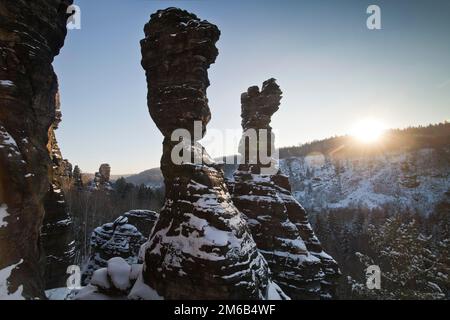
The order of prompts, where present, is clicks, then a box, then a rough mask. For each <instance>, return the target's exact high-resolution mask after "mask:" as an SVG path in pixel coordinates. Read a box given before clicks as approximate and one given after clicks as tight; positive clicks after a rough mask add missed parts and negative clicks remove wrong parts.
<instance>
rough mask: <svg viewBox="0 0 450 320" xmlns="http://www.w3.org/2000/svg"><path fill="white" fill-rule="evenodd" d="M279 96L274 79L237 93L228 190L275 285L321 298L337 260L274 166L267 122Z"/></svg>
mask: <svg viewBox="0 0 450 320" xmlns="http://www.w3.org/2000/svg"><path fill="white" fill-rule="evenodd" d="M281 98H282V92H281V90H280V88H279V86H278V85H277V84H276V81H275V79H269V80H267V81H265V82H264V83H263V85H262V87H261V91H260V89H259V88H258V87H257V86H254V87H250V88H249V89H248V90H247V92H245V93H243V94H242V97H241V102H242V128H243V131H244V135H243V138H242V140H241V146H240V148H241V150H240V152H241V156H242V159H243V163H242V164H241V165H240V166H239V167H238V170H237V171H236V172H235V174H234V181H231V182H230V185H231V188H230V189H232V195H233V202H234V204H235V205H236V207H237V208H238V209H239V210H240V211H241V212H242V213H243V214H245V216H246V217H247V222H248V224H249V226H250V228H251V230H252V234H253V238H254V239H255V241H256V244H257V246H258V249H259V250H260V252H261V253H263V255H264V257H265V258H266V260H267V261H268V263H269V267H270V269H271V271H272V273H273V277H274V280H275V281H276V282H277V283H278V284H279V285H280V287H281V288H282V289H283V290H284V291H285V292H286V293H287V294H288V295H289V296H290V297H291V298H293V299H319V298H326V297H329V296H330V295H329V293H330V285H331V284H330V283H329V280H330V276H331V275H335V274H336V273H337V272H338V269H337V264H336V262H335V261H334V260H333V259H332V258H331V257H330V256H329V255H327V254H326V253H325V252H324V251H323V250H322V247H321V245H320V242H319V241H318V239H317V237H316V236H315V234H314V232H313V230H312V229H311V226H310V224H309V222H308V218H307V215H306V212H305V210H304V209H303V208H302V206H301V205H300V204H299V203H298V202H297V201H296V200H295V199H294V197H293V196H292V195H291V188H290V185H289V181H288V178H287V177H286V176H284V175H282V174H281V172H280V171H279V170H278V169H277V168H276V166H275V164H276V159H275V158H274V150H275V149H274V148H275V146H274V135H273V133H272V128H271V126H270V122H271V117H272V115H273V114H274V113H275V112H276V111H277V110H278V109H279V105H280V101H281ZM269 168H271V169H272V170H271V171H273V172H270V171H268V169H269Z"/></svg>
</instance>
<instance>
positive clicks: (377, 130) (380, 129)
mask: <svg viewBox="0 0 450 320" xmlns="http://www.w3.org/2000/svg"><path fill="white" fill-rule="evenodd" d="M385 131H386V126H385V124H384V123H383V122H382V121H380V120H377V119H364V120H361V121H359V122H357V123H356V124H355V126H354V127H353V129H352V132H351V135H352V136H353V137H355V138H356V139H357V140H359V141H361V142H363V143H373V142H376V141H378V140H380V138H381V136H382V135H383V133H384V132H385Z"/></svg>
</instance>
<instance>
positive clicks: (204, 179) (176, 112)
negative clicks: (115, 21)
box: [141, 8, 269, 299]
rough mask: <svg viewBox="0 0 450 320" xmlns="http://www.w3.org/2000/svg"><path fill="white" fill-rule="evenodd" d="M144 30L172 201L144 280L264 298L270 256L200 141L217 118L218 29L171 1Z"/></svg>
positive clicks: (210, 294) (196, 291) (180, 289)
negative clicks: (176, 155) (177, 154)
mask: <svg viewBox="0 0 450 320" xmlns="http://www.w3.org/2000/svg"><path fill="white" fill-rule="evenodd" d="M144 31H145V39H143V40H142V41H141V46H142V66H143V68H144V69H145V71H146V76H147V83H148V107H149V111H150V115H151V117H152V119H153V120H154V121H155V123H156V125H157V126H158V128H159V129H160V131H161V132H162V134H163V135H164V142H163V156H162V159H161V169H162V173H163V175H164V180H165V185H166V195H165V204H164V207H163V208H162V210H161V214H160V217H159V219H158V221H157V223H156V226H155V228H154V230H153V233H152V235H151V236H150V239H149V242H148V243H147V247H146V252H145V265H144V271H143V276H144V280H145V282H146V283H147V284H148V285H149V286H151V287H152V288H154V289H155V290H157V292H158V294H159V295H161V296H163V297H164V298H166V299H260V298H264V297H265V296H266V292H267V288H268V285H269V275H268V268H267V262H266V261H265V260H264V258H263V257H262V255H261V254H260V253H259V252H258V250H257V248H256V245H255V242H254V241H253V239H252V236H251V234H250V230H249V229H248V227H247V224H246V222H245V221H244V220H243V218H242V217H241V215H240V213H239V211H238V210H237V209H236V207H235V206H234V205H233V203H232V201H231V197H230V194H229V193H228V189H227V187H226V185H225V183H224V177H223V171H222V170H221V169H220V168H219V167H218V166H217V165H215V164H214V163H213V161H212V159H210V158H209V156H208V154H207V153H206V152H205V150H204V149H203V147H202V146H201V145H200V144H199V143H198V142H197V140H200V139H201V138H202V137H203V135H204V134H205V131H206V125H207V124H208V122H209V121H210V118H211V114H210V110H209V106H208V99H207V98H206V89H207V87H208V86H209V80H208V73H207V70H208V68H209V66H210V65H211V64H212V63H214V62H215V59H216V57H217V55H218V50H217V48H216V46H215V43H216V42H217V41H218V40H219V36H220V32H219V29H218V28H217V27H216V26H215V25H213V24H211V23H209V22H207V21H204V20H203V21H202V20H200V19H199V18H197V16H195V15H194V14H191V13H188V12H187V11H184V10H181V9H176V8H168V9H165V10H159V11H157V12H156V13H154V14H152V16H151V19H150V22H149V23H148V24H147V25H146V26H145V29H144ZM194 122H197V124H199V128H198V130H195V126H194ZM176 129H184V131H185V132H187V133H189V134H190V138H186V139H184V140H183V142H182V144H183V148H182V149H183V150H182V152H183V155H188V159H187V160H186V161H184V162H183V163H181V164H175V163H174V161H172V157H171V155H172V151H173V150H175V149H174V147H176V146H177V145H179V142H178V141H171V135H172V133H173V132H174V131H175V130H176ZM195 131H196V132H195ZM195 133H197V134H195ZM189 155H191V156H192V157H190V156H189ZM193 158H195V159H197V161H194V160H193ZM198 160H200V161H198Z"/></svg>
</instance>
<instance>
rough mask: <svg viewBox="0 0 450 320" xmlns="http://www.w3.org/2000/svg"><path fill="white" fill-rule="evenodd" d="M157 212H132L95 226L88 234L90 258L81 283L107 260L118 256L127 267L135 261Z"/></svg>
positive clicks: (86, 280) (156, 216)
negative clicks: (124, 261)
mask: <svg viewBox="0 0 450 320" xmlns="http://www.w3.org/2000/svg"><path fill="white" fill-rule="evenodd" d="M157 218H158V213H156V212H153V211H149V210H132V211H129V212H126V213H124V214H123V215H121V216H120V217H118V218H117V219H116V220H115V221H114V222H111V223H106V224H104V225H103V226H100V227H97V228H96V229H95V230H94V231H93V232H92V235H91V241H90V245H91V255H90V259H89V262H88V264H87V266H86V269H85V270H83V282H85V283H86V282H88V281H89V280H90V278H91V275H92V273H93V272H94V271H95V270H98V269H100V268H104V267H106V265H107V262H108V260H109V259H111V258H114V257H121V258H123V259H124V260H126V261H127V262H128V264H130V265H131V264H135V263H138V261H139V250H140V248H141V245H143V244H144V243H145V242H146V241H147V239H148V235H149V234H150V231H151V230H152V228H153V226H154V224H155V221H156V219H157Z"/></svg>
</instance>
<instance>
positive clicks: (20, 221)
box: [0, 0, 72, 299]
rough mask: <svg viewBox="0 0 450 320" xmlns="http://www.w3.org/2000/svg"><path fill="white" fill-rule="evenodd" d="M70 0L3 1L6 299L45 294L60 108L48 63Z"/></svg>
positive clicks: (1, 164)
mask: <svg viewBox="0 0 450 320" xmlns="http://www.w3.org/2000/svg"><path fill="white" fill-rule="evenodd" d="M71 2H72V1H71V0H35V1H23V0H19V1H17V0H3V1H1V3H0V17H1V18H0V208H1V209H0V270H1V271H2V272H1V273H2V274H6V273H7V277H5V278H2V279H0V288H2V292H0V295H1V296H2V297H6V298H11V297H12V298H26V299H30V298H35V297H38V298H44V297H45V296H44V291H43V288H44V281H43V276H42V270H43V268H41V265H40V264H39V260H40V259H41V250H40V248H39V234H40V227H41V225H42V220H43V217H44V208H43V199H44V197H45V195H46V194H47V191H48V186H49V183H50V175H51V174H50V172H51V159H50V156H49V152H48V150H47V144H48V131H49V128H50V127H51V125H52V124H53V123H54V121H55V113H56V108H55V106H56V93H57V80H56V75H55V73H54V71H53V68H52V65H51V63H52V61H53V58H54V57H55V55H57V54H58V53H59V50H60V48H61V47H62V45H63V43H64V38H65V35H66V20H67V14H66V10H67V7H68V5H70V4H71ZM5 270H6V271H5ZM3 271H5V273H4V272H3Z"/></svg>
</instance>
